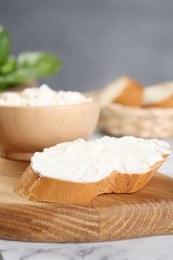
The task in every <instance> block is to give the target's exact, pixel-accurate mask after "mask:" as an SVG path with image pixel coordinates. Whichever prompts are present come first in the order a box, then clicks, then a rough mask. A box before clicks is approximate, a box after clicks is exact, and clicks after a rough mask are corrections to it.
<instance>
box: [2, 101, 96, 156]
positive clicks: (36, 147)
mask: <svg viewBox="0 0 173 260" xmlns="http://www.w3.org/2000/svg"><path fill="white" fill-rule="evenodd" d="M99 110H100V106H99V101H98V100H97V99H95V98H94V99H93V101H92V102H88V103H82V104H75V105H65V106H40V107H15V106H13V107H10V106H8V107H6V106H0V147H1V155H2V156H4V157H7V158H10V159H16V160H30V158H31V156H32V155H33V153H34V152H36V151H42V150H43V149H44V148H45V147H50V146H53V145H55V144H57V143H61V142H66V141H72V140H74V139H76V138H84V139H87V138H88V137H89V136H90V135H91V134H92V133H93V131H94V129H95V127H96V124H97V121H98V117H99Z"/></svg>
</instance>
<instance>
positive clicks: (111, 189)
mask: <svg viewBox="0 0 173 260" xmlns="http://www.w3.org/2000/svg"><path fill="white" fill-rule="evenodd" d="M164 157H166V156H164ZM163 161H164V158H163V160H162V161H159V162H157V163H156V164H154V165H153V166H152V167H151V169H150V171H148V172H146V173H144V174H136V173H120V172H116V171H112V172H111V173H110V174H109V175H108V176H107V177H106V178H104V179H102V180H100V181H98V182H93V183H80V182H71V181H64V180H59V179H54V178H48V177H43V176H40V175H39V174H37V173H35V172H34V171H33V170H32V168H31V166H29V167H28V168H27V169H26V170H25V171H24V173H23V175H22V177H21V179H20V180H19V182H18V183H17V185H16V186H15V188H14V190H15V192H16V193H17V194H18V195H20V196H22V197H24V198H26V199H28V200H32V201H45V202H54V203H64V204H83V203H88V202H90V201H91V200H93V199H94V198H95V197H97V195H99V194H104V193H133V192H136V191H138V190H140V189H142V188H143V187H144V186H145V185H146V184H147V183H148V182H149V181H150V179H151V177H152V176H153V174H154V172H156V170H157V169H158V168H159V167H160V165H161V164H162V163H163Z"/></svg>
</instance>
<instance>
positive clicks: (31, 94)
mask: <svg viewBox="0 0 173 260" xmlns="http://www.w3.org/2000/svg"><path fill="white" fill-rule="evenodd" d="M91 101H92V98H90V97H85V96H84V95H82V94H81V93H80V92H77V91H63V90H60V91H54V90H52V89H51V88H49V87H48V86H47V85H45V84H43V85H41V86H40V87H39V88H26V89H25V90H23V91H22V92H18V93H17V92H16V93H13V92H4V93H2V94H0V106H51V105H60V106H62V105H73V104H81V103H86V102H91Z"/></svg>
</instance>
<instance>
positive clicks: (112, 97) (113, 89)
mask: <svg viewBox="0 0 173 260" xmlns="http://www.w3.org/2000/svg"><path fill="white" fill-rule="evenodd" d="M143 89H144V88H143V86H142V85H141V84H139V83H138V82H137V81H135V80H133V79H131V78H129V77H127V76H123V77H121V78H119V79H117V80H116V81H113V82H112V83H110V84H109V85H108V86H106V87H105V88H104V89H103V90H102V91H101V93H100V102H101V106H105V105H107V104H109V103H112V102H113V103H119V104H122V105H127V106H141V104H142V98H143Z"/></svg>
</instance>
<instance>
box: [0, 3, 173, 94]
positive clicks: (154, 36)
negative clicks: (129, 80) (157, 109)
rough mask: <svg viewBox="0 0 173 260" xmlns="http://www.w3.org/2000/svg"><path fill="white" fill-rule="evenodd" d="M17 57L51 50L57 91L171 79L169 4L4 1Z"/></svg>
mask: <svg viewBox="0 0 173 260" xmlns="http://www.w3.org/2000/svg"><path fill="white" fill-rule="evenodd" d="M0 23H1V24H3V25H4V26H6V27H7V28H8V30H9V31H10V32H11V34H12V39H13V53H14V54H17V53H19V52H22V51H37V50H45V51H51V52H53V53H54V54H56V55H59V56H60V57H61V58H62V59H63V60H64V68H63V69H62V71H61V72H60V73H59V74H58V75H56V76H54V77H51V78H47V79H46V80H43V82H47V83H48V84H49V85H50V86H51V87H52V88H54V89H65V90H68V89H71V90H81V91H86V90H91V89H99V88H102V87H103V86H104V85H106V84H107V83H109V82H110V81H112V80H114V79H116V78H117V77H119V76H121V75H123V74H128V75H129V76H131V77H133V78H135V79H136V80H138V81H139V82H141V83H143V84H145V85H150V84H153V83H157V82H161V81H167V80H171V79H173V1H171V0H164V1H163V0H153V1H151V0H141V1H140V0H14V1H10V0H0Z"/></svg>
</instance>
